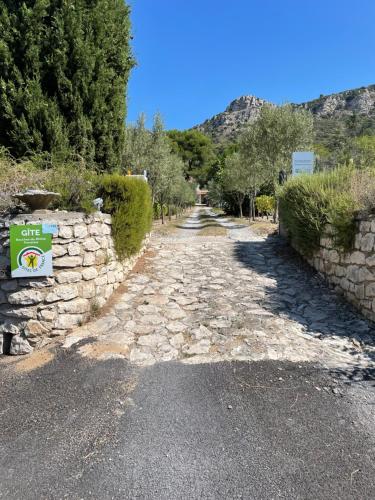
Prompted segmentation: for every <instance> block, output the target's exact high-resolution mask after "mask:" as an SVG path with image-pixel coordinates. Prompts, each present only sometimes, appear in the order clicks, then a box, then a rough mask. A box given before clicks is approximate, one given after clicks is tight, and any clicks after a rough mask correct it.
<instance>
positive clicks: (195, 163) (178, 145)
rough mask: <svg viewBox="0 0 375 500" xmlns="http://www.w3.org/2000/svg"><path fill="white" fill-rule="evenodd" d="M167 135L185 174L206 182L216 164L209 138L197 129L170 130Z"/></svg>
mask: <svg viewBox="0 0 375 500" xmlns="http://www.w3.org/2000/svg"><path fill="white" fill-rule="evenodd" d="M167 135H168V137H169V139H170V143H171V147H172V151H173V152H174V153H175V154H176V155H178V156H179V157H180V158H181V159H182V161H183V162H184V166H185V167H184V171H185V176H186V177H189V176H191V177H194V179H196V180H197V182H198V183H200V184H201V185H205V184H207V181H208V180H209V178H210V177H212V174H213V171H214V170H215V166H216V164H217V156H216V154H215V150H214V146H213V143H212V141H211V139H210V138H209V137H207V136H206V135H204V134H202V132H199V131H198V130H184V131H181V130H170V131H168V132H167Z"/></svg>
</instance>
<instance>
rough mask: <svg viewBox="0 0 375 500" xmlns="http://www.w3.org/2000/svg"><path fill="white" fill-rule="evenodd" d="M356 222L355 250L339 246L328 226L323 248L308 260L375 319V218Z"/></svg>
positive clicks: (321, 243)
mask: <svg viewBox="0 0 375 500" xmlns="http://www.w3.org/2000/svg"><path fill="white" fill-rule="evenodd" d="M356 224H357V232H356V236H355V242H354V248H353V250H352V251H350V252H347V253H344V252H343V251H340V250H339V249H337V248H335V245H334V242H333V238H332V228H331V227H330V226H327V228H326V233H325V235H324V236H323V237H322V238H321V240H320V249H319V251H318V252H316V253H315V254H314V256H313V257H312V258H311V259H308V261H309V263H310V264H311V265H312V266H313V267H314V268H315V269H316V270H317V271H319V272H320V273H322V274H323V275H324V277H325V278H326V279H327V281H328V282H329V283H330V284H331V285H332V286H333V287H334V288H335V290H336V291H337V292H339V293H340V294H342V295H343V296H344V297H345V298H346V299H347V300H348V301H349V302H351V303H352V304H353V305H354V306H355V307H356V308H357V309H359V310H360V312H361V313H362V314H363V315H364V316H366V317H367V318H369V319H371V320H372V321H375V217H371V216H368V217H366V218H362V219H360V220H357V222H356Z"/></svg>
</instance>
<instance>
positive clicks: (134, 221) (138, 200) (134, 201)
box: [99, 174, 152, 259]
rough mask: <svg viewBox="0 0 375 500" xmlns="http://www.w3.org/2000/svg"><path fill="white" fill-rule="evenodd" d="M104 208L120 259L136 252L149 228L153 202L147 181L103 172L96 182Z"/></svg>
mask: <svg viewBox="0 0 375 500" xmlns="http://www.w3.org/2000/svg"><path fill="white" fill-rule="evenodd" d="M99 196H101V197H102V198H103V200H104V206H103V211H104V212H106V213H110V214H111V215H112V228H113V235H114V241H115V248H116V252H117V254H118V256H119V257H120V258H121V259H123V258H125V257H129V256H130V255H133V254H135V253H137V252H138V251H139V250H140V248H141V246H142V241H143V239H144V237H145V235H146V234H147V233H148V232H150V230H151V223H152V201H151V191H150V188H149V186H148V184H147V183H146V182H145V181H143V180H141V179H136V178H132V177H126V176H123V175H119V174H108V175H103V176H102V177H101V179H100V181H99Z"/></svg>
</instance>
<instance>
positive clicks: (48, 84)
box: [0, 0, 134, 169]
mask: <svg viewBox="0 0 375 500" xmlns="http://www.w3.org/2000/svg"><path fill="white" fill-rule="evenodd" d="M129 39H130V21H129V8H128V6H127V5H126V4H125V3H124V2H123V0H24V1H21V0H3V2H1V4H0V144H1V145H3V146H5V147H7V148H9V149H10V151H11V153H12V154H13V155H14V156H17V157H21V156H24V155H27V154H29V153H30V152H41V151H47V152H50V153H52V154H55V155H60V156H64V155H67V154H69V153H72V152H74V153H77V154H79V155H80V156H82V157H83V158H84V159H86V160H87V161H95V162H97V163H99V164H101V165H102V167H103V168H107V169H111V168H114V167H116V166H118V165H119V163H120V159H121V151H122V148H123V141H124V130H125V129H124V127H125V125H124V122H125V112H126V106H125V103H126V92H125V91H126V85H127V81H128V76H129V72H130V70H131V68H132V66H133V64H134V62H133V59H132V57H131V50H130V46H129Z"/></svg>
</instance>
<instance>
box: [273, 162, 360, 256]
mask: <svg viewBox="0 0 375 500" xmlns="http://www.w3.org/2000/svg"><path fill="white" fill-rule="evenodd" d="M356 176H357V172H356V171H355V170H354V169H351V168H345V167H342V168H338V169H335V170H333V171H326V172H321V173H317V174H314V175H300V176H298V177H294V178H292V179H290V180H289V181H288V182H287V183H286V184H285V186H284V187H283V188H281V189H280V192H279V200H280V214H281V218H282V221H283V224H284V225H285V227H286V229H287V230H288V232H289V235H290V237H291V238H292V240H293V242H294V243H295V244H296V246H297V247H298V248H299V249H300V251H301V252H302V253H303V254H305V255H311V254H312V253H313V252H314V251H315V250H317V249H318V248H319V241H320V238H321V236H322V235H323V232H324V229H325V227H326V225H327V224H331V225H332V227H333V230H334V235H333V236H334V240H335V243H336V245H338V246H339V247H341V248H342V249H344V250H349V249H350V248H351V246H352V244H353V239H354V235H355V222H354V217H355V213H356V211H357V210H359V209H360V208H364V207H363V204H362V205H361V202H360V200H359V199H358V198H357V196H356V194H355V192H351V191H350V188H349V186H350V185H351V182H352V180H353V179H355V178H356Z"/></svg>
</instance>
